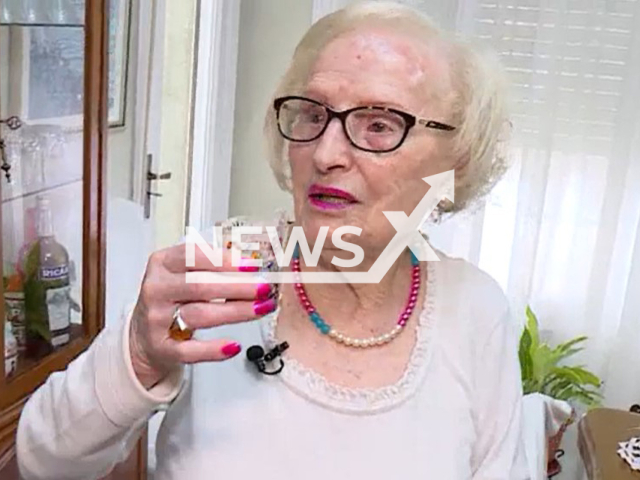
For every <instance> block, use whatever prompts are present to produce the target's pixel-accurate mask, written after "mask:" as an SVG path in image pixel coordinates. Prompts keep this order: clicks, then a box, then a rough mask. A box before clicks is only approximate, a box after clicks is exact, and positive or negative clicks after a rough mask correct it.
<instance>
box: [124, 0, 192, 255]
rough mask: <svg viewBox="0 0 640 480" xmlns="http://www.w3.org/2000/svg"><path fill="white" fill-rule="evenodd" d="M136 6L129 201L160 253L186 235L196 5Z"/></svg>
mask: <svg viewBox="0 0 640 480" xmlns="http://www.w3.org/2000/svg"><path fill="white" fill-rule="evenodd" d="M138 3H139V5H138V8H139V18H138V33H139V37H138V49H137V51H138V58H137V64H136V65H135V66H134V68H135V69H136V73H137V75H136V93H137V95H136V99H135V110H136V114H137V118H136V122H135V128H136V136H135V141H134V152H133V159H134V169H133V185H134V188H133V199H134V201H136V202H138V203H140V204H141V205H142V206H143V214H144V217H145V219H146V220H150V221H151V224H152V228H153V235H154V249H160V248H164V247H167V246H170V245H173V244H175V243H177V242H178V241H179V240H180V238H182V237H183V235H184V231H185V224H186V220H185V219H186V215H187V199H188V198H189V188H190V185H189V171H190V159H191V131H192V128H191V127H192V110H193V101H192V90H193V85H194V72H195V68H194V66H195V61H194V45H195V44H196V41H195V32H196V29H195V27H194V26H195V22H196V16H197V0H182V1H180V2H172V1H166V0H157V1H154V2H138Z"/></svg>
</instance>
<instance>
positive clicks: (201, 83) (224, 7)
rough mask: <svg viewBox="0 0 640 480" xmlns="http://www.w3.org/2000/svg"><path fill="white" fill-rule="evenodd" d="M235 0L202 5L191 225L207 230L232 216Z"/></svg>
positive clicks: (237, 25)
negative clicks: (230, 207) (230, 212)
mask: <svg viewBox="0 0 640 480" xmlns="http://www.w3.org/2000/svg"><path fill="white" fill-rule="evenodd" d="M240 4H241V2H239V1H237V0H215V1H200V2H199V21H198V26H197V34H196V38H197V39H198V41H197V60H196V65H197V67H196V88H195V92H194V117H193V145H192V151H193V154H192V161H191V172H190V184H191V188H190V193H189V196H188V199H187V223H188V225H189V226H191V227H194V228H196V229H198V230H199V231H203V230H204V229H206V228H207V227H209V226H212V225H214V224H215V222H216V221H220V220H224V219H226V218H227V217H228V216H229V194H230V191H231V161H232V155H233V132H234V110H235V100H236V83H237V82H236V79H237V73H238V72H237V63H238V39H239V30H240Z"/></svg>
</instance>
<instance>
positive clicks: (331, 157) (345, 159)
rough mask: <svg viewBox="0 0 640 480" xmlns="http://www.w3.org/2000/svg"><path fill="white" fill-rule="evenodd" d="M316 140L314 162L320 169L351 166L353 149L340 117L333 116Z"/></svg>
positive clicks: (326, 169) (327, 169)
mask: <svg viewBox="0 0 640 480" xmlns="http://www.w3.org/2000/svg"><path fill="white" fill-rule="evenodd" d="M316 142H317V143H316V148H315V150H314V152H313V162H314V163H315V165H316V168H317V169H318V170H320V171H329V170H332V169H334V168H348V167H349V166H350V164H351V161H352V157H351V156H352V154H353V151H352V147H351V143H350V142H349V139H348V138H347V136H346V134H345V132H344V129H343V128H342V124H341V123H340V120H339V119H337V118H333V119H332V120H331V121H330V122H329V125H327V128H326V130H325V131H324V133H323V134H322V136H321V137H320V138H319V139H318V140H316Z"/></svg>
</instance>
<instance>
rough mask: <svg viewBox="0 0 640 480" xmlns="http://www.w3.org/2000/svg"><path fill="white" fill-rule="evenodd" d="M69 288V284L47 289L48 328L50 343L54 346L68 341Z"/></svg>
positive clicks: (69, 316)
mask: <svg viewBox="0 0 640 480" xmlns="http://www.w3.org/2000/svg"><path fill="white" fill-rule="evenodd" d="M70 290H71V288H70V287H69V286H66V287H60V288H50V289H48V290H47V312H48V313H49V329H50V331H51V344H52V345H53V346H54V347H58V346H60V345H63V344H65V343H67V342H68V341H69V325H70V323H71V310H70V309H71V302H70V297H69V294H70Z"/></svg>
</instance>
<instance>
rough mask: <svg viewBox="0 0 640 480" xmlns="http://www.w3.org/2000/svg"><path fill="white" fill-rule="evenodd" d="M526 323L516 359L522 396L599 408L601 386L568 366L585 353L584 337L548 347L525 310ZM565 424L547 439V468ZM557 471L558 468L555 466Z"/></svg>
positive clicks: (594, 377) (581, 368)
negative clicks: (574, 356)
mask: <svg viewBox="0 0 640 480" xmlns="http://www.w3.org/2000/svg"><path fill="white" fill-rule="evenodd" d="M526 315H527V321H526V324H525V328H524V330H523V332H522V335H521V336H520V346H519V352H518V353H519V356H520V367H521V370H522V388H523V391H524V394H525V395H526V394H528V393H536V392H537V393H541V394H543V395H547V396H549V397H552V398H555V399H557V400H564V401H566V402H568V403H569V404H570V405H572V406H573V407H574V408H575V407H577V406H584V407H586V408H588V409H589V408H594V407H597V406H600V404H601V402H602V394H601V393H600V388H601V385H602V382H601V381H600V379H599V378H598V377H597V375H595V374H593V373H592V372H590V371H589V370H587V369H586V368H585V367H584V366H582V365H570V364H568V363H567V360H568V359H569V358H570V357H571V356H573V355H575V354H576V353H578V352H580V351H582V350H583V349H584V346H583V345H584V342H585V341H586V340H587V337H585V336H580V337H576V338H574V339H572V340H569V341H567V342H564V343H561V344H559V345H557V346H555V347H551V346H550V345H548V344H547V343H543V342H541V341H540V335H539V331H538V319H537V318H536V316H535V314H534V313H533V311H532V310H531V308H530V307H529V306H527V310H526ZM569 424H570V422H568V423H567V424H566V425H564V426H563V428H561V429H560V431H559V432H558V434H556V435H555V436H553V437H551V438H549V445H548V450H547V452H548V454H547V464H548V466H551V464H552V462H554V461H555V454H556V451H557V450H558V447H559V446H560V442H561V441H562V435H563V433H564V431H565V429H566V427H567V426H568V425H569ZM556 468H559V466H557V467H556Z"/></svg>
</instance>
